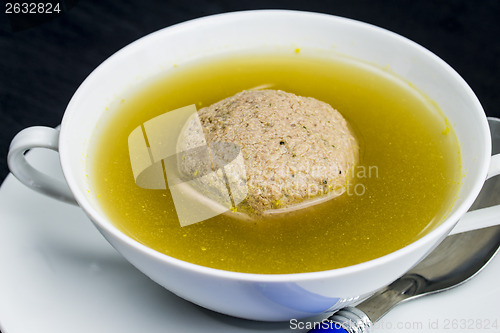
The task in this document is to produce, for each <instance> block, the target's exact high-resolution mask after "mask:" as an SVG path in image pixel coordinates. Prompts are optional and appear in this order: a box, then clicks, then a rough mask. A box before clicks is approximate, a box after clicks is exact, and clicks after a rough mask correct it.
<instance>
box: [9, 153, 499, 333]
mask: <svg viewBox="0 0 500 333" xmlns="http://www.w3.org/2000/svg"><path fill="white" fill-rule="evenodd" d="M28 158H29V159H30V160H31V162H32V163H33V164H34V165H36V166H38V167H39V168H42V169H43V170H46V171H47V172H50V173H52V174H58V175H59V176H60V170H59V166H58V162H57V154H55V153H52V152H49V151H47V150H44V151H40V150H34V151H31V152H30V153H29V154H28ZM0 267H1V271H0V329H1V331H2V333H68V332H71V333H79V332H82V333H89V332H91V333H111V332H113V333H114V332H119V333H137V332H145V333H156V332H158V333H159V332H161V333H165V332H183V333H189V332H196V333H199V332H217V333H221V332H228V333H238V332H247V333H248V332H273V333H279V332H305V331H307V330H301V329H294V330H292V329H290V323H288V322H285V323H262V322H252V321H246V320H240V319H236V318H232V317H228V316H224V315H220V314H217V313H214V312H211V311H208V310H205V309H202V308H200V307H198V306H196V305H193V304H191V303H189V302H187V301H184V300H182V299H180V298H179V297H177V296H175V295H174V294H172V293H170V292H168V291H167V290H165V289H163V288H162V287H160V286H159V285H157V284H155V283H154V282H153V281H151V280H149V278H147V277H146V276H144V275H143V274H142V273H140V272H139V271H137V270H136V269H135V268H134V267H133V266H132V265H130V264H129V263H128V262H127V261H125V259H123V258H122V257H121V256H120V255H119V254H118V253H117V252H116V251H115V250H114V249H113V248H112V247H111V246H110V245H109V244H108V243H107V242H106V241H105V240H104V238H103V237H102V236H101V235H100V234H99V233H98V231H97V230H96V229H95V228H94V226H93V225H92V223H91V222H90V220H88V218H87V217H86V216H85V214H84V213H83V212H82V211H81V210H80V209H79V208H77V207H73V206H70V205H67V204H64V203H61V202H58V201H56V200H53V199H50V198H47V197H45V196H43V195H41V194H38V193H35V192H33V191H31V190H29V189H28V188H26V187H25V186H23V185H22V184H20V183H19V182H18V181H17V179H15V178H14V177H13V176H12V175H9V176H8V177H7V178H6V180H5V181H4V183H3V185H2V186H1V188H0ZM499 276H500V258H499V257H496V258H495V259H494V260H493V261H492V262H491V263H490V264H489V265H488V266H487V267H486V268H485V269H484V270H483V271H482V272H481V273H479V275H478V276H477V277H475V278H474V279H473V280H471V281H470V282H467V283H466V284H465V285H463V286H460V287H458V288H456V289H453V290H451V291H448V292H444V293H441V294H436V295H433V296H427V297H423V298H420V299H417V300H413V301H410V302H407V303H405V304H401V305H399V306H398V307H396V308H395V309H394V310H393V311H391V312H390V313H389V314H388V315H386V316H385V317H384V318H382V320H381V322H379V323H376V324H375V329H374V330H373V332H375V333H381V332H404V333H406V332H419V333H422V332H443V331H447V332H483V331H484V332H500V310H499V309H500V284H499V283H498V277H499ZM317 320H318V319H317ZM488 323H489V324H488ZM488 325H489V326H488ZM487 326H488V327H487Z"/></svg>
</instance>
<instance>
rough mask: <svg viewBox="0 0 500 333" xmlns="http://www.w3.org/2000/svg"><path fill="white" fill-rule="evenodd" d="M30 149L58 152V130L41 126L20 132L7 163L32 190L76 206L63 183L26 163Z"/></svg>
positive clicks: (13, 142) (10, 150)
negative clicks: (45, 149)
mask: <svg viewBox="0 0 500 333" xmlns="http://www.w3.org/2000/svg"><path fill="white" fill-rule="evenodd" d="M32 148H48V149H51V150H54V151H58V149H59V130H57V129H54V128H50V127H43V126H34V127H29V128H26V129H24V130H22V131H21V132H19V133H18V134H17V135H16V136H15V137H14V139H13V140H12V142H11V144H10V148H9V154H8V155H7V163H8V165H9V169H10V171H11V172H12V174H13V175H14V176H15V177H16V178H17V179H19V180H20V181H21V183H23V184H24V185H26V186H28V187H29V188H31V189H32V190H35V191H37V192H40V193H43V194H46V195H48V196H51V197H53V198H56V199H59V200H61V201H64V202H67V203H71V204H75V205H77V202H76V200H75V198H74V197H73V194H72V193H71V191H70V190H69V188H68V185H67V184H66V183H65V182H63V181H61V180H58V179H55V178H53V177H50V176H48V175H46V174H45V173H43V172H40V171H38V170H37V169H35V168H34V167H33V166H31V165H30V164H29V163H28V161H27V160H26V156H25V154H26V152H27V151H28V150H30V149H32Z"/></svg>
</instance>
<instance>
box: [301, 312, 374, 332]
mask: <svg viewBox="0 0 500 333" xmlns="http://www.w3.org/2000/svg"><path fill="white" fill-rule="evenodd" d="M371 327H372V321H371V320H370V318H368V316H367V315H366V314H365V313H364V312H363V311H361V310H360V309H357V308H355V307H346V308H343V309H342V310H340V311H337V312H335V313H334V314H333V315H332V316H330V317H328V320H326V321H323V322H321V325H319V326H318V327H317V328H314V329H312V330H310V331H309V333H321V332H344V333H368V332H370V331H371Z"/></svg>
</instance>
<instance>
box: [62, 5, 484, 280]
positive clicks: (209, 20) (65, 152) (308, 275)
mask: <svg viewBox="0 0 500 333" xmlns="http://www.w3.org/2000/svg"><path fill="white" fill-rule="evenodd" d="M276 16H282V17H287V18H288V19H293V18H294V17H301V18H308V19H311V20H312V19H323V20H335V21H338V22H342V23H343V24H351V25H357V26H359V27H362V28H364V29H369V30H373V31H376V32H378V33H380V34H385V36H387V38H393V39H397V40H398V42H400V43H404V44H406V46H408V47H412V48H414V49H415V50H416V52H421V53H422V54H424V55H425V56H426V57H428V58H431V59H432V60H433V61H434V62H436V63H438V64H439V65H440V67H441V68H443V69H444V70H445V71H446V75H450V76H451V77H452V78H453V79H454V80H455V81H456V82H457V83H459V84H460V86H461V87H462V88H463V89H464V91H465V92H466V94H467V98H468V99H469V100H470V101H471V102H472V103H473V104H474V105H475V108H474V109H473V111H474V112H476V113H478V115H479V119H480V121H481V124H480V125H481V126H482V127H483V131H482V132H483V134H484V137H483V138H482V139H483V140H484V142H485V143H486V144H487V145H488V147H486V148H487V149H485V154H484V155H483V156H482V157H483V161H484V163H483V165H481V166H480V168H479V169H480V172H479V174H477V175H476V180H475V182H474V185H473V186H471V187H470V188H469V189H468V193H467V194H466V195H465V196H464V200H463V202H462V204H461V205H460V206H458V208H457V209H456V210H455V211H454V212H453V213H451V214H449V215H448V216H447V217H446V218H445V219H444V220H443V222H442V223H441V224H440V225H439V226H437V227H436V228H434V230H432V231H430V232H429V233H427V234H426V235H424V236H422V237H421V238H419V239H417V240H416V241H414V242H412V243H410V244H409V245H407V246H405V247H403V248H400V249H398V250H396V251H394V252H391V253H388V254H386V255H384V256H382V257H378V258H375V259H372V260H369V261H365V262H362V263H359V264H355V265H352V266H347V267H341V268H336V269H330V270H325V271H316V272H304V273H286V274H261V273H244V272H235V271H227V270H222V269H217V268H211V267H206V266H201V265H198V264H194V263H190V262H187V261H183V260H180V259H177V258H174V257H171V256H168V255H166V254H163V253H160V252H157V251H156V250H153V249H151V248H149V247H147V246H145V245H143V244H141V243H139V242H138V241H136V240H134V239H132V238H131V237H129V236H127V235H125V234H124V233H122V232H121V231H119V230H118V228H116V227H115V226H113V224H112V223H111V222H110V221H109V220H108V219H107V218H106V217H105V216H103V215H101V214H100V213H99V212H98V211H97V210H96V209H94V207H93V206H92V205H91V204H90V202H89V200H88V199H87V197H86V196H85V195H84V193H83V192H84V191H83V190H82V189H80V187H79V185H78V184H77V180H76V179H73V178H72V177H71V166H70V162H69V156H70V154H69V151H70V149H71V148H70V141H71V140H66V139H65V138H66V137H68V136H70V135H71V129H70V128H68V127H67V126H65V124H67V123H68V122H70V120H71V118H72V117H73V114H74V111H73V110H76V109H77V108H76V105H77V103H78V100H79V99H80V98H81V95H83V94H84V91H85V90H88V86H89V85H90V84H91V83H92V82H93V80H94V77H95V76H96V73H97V72H99V71H100V70H101V69H102V68H104V67H106V66H109V65H110V64H111V63H112V62H113V61H114V60H115V59H116V58H118V57H122V56H126V54H127V53H128V52H129V51H131V50H133V49H135V48H137V47H140V45H141V43H143V42H144V41H145V40H149V39H154V38H159V37H161V36H162V35H163V34H173V33H177V32H182V30H184V29H196V28H199V27H201V26H204V25H207V24H214V23H217V24H221V23H224V22H226V23H228V22H231V21H234V20H237V19H243V18H246V19H249V18H252V17H253V19H257V18H273V17H276ZM471 112H472V111H471ZM490 150H491V137H490V135H489V127H488V123H487V119H486V116H485V114H484V111H483V108H482V106H481V104H480V102H479V100H478V99H477V97H476V96H475V94H474V92H473V91H472V89H471V88H470V87H469V85H468V84H467V83H466V82H465V80H464V79H463V78H462V77H461V76H460V75H459V74H458V73H457V72H456V71H455V70H454V69H453V68H452V67H451V66H449V65H448V64H447V63H446V62H445V61H444V60H442V59H441V58H439V57H438V56H436V55H435V54H434V53H432V52H431V51H429V50H427V49H426V48H424V47H423V46H421V45H419V44H417V43H415V42H413V41H411V40H410V39H408V38H406V37H403V36H401V35H399V34H397V33H394V32H392V31H389V30H387V29H384V28H381V27H378V26H375V25H372V24H370V23H365V22H362V21H358V20H353V19H350V18H345V17H340V16H335V15H331V14H324V13H316V12H310V11H297V10H281V9H264V10H246V11H235V12H229V13H222V14H216V15H210V16H205V17H200V18H196V19H193V20H189V21H185V22H182V23H178V24H175V25H172V26H168V27H165V28H163V29H160V30H158V31H155V32H152V33H150V34H148V35H145V36H143V37H141V38H139V39H138V40H136V41H134V42H132V43H130V44H128V45H126V46H125V47H123V48H122V49H120V50H118V51H117V52H115V53H114V54H113V55H111V56H110V57H108V58H107V59H106V60H105V61H104V62H103V63H101V64H100V65H99V66H98V67H97V68H95V69H94V70H93V72H92V73H90V75H88V76H87V78H86V79H85V80H84V81H83V83H82V84H81V85H80V86H79V88H78V89H77V91H76V92H75V93H74V95H73V97H72V98H71V100H70V102H69V104H68V106H67V108H66V111H65V113H64V116H63V120H62V123H61V133H60V138H59V152H60V160H61V165H62V170H63V174H64V176H65V178H66V181H67V183H68V185H69V187H70V189H71V191H72V193H73V194H74V196H75V198H76V200H77V202H78V204H79V205H80V207H81V208H82V209H83V210H84V211H85V212H86V213H87V215H88V216H89V217H90V219H91V220H92V222H93V223H94V224H95V225H96V226H97V227H98V229H99V230H100V231H101V229H103V231H106V233H109V234H110V235H111V236H113V237H114V238H115V239H116V240H118V241H120V242H121V243H122V244H125V245H126V246H128V247H130V248H134V249H135V250H136V251H139V252H141V254H142V255H146V256H148V257H150V258H153V259H154V260H157V261H161V262H164V263H166V264H169V265H173V266H177V267H179V268H182V269H184V270H188V271H191V272H194V273H197V274H202V275H207V276H212V277H218V278H223V279H228V280H238V281H249V282H250V281H251V282H282V281H286V282H298V281H306V280H307V281H312V280H317V279H325V278H332V277H340V276H347V275H351V274H355V273H356V272H359V271H364V270H369V269H371V268H373V267H375V266H380V265H384V264H387V263H389V262H391V261H394V260H395V259H397V258H398V257H401V256H403V255H404V254H407V253H410V252H413V251H414V250H416V249H417V248H420V247H422V246H425V245H429V244H431V243H434V245H435V246H437V245H438V240H439V239H442V238H444V236H445V235H446V234H447V233H448V232H449V231H450V230H451V229H452V228H453V227H454V226H455V224H456V223H457V222H458V220H459V218H460V217H461V216H463V215H464V214H465V213H466V211H467V210H468V209H469V208H470V206H471V205H472V203H473V202H474V200H475V198H476V197H477V196H478V194H479V192H480V190H481V188H482V186H483V183H484V181H485V180H486V175H487V172H488V168H489V164H490V158H491V155H490V154H488V151H490ZM480 180H482V181H480ZM101 232H102V231H101Z"/></svg>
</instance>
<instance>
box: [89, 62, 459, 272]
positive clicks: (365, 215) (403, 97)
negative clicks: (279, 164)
mask: <svg viewBox="0 0 500 333" xmlns="http://www.w3.org/2000/svg"><path fill="white" fill-rule="evenodd" d="M261 85H268V87H270V88H271V89H281V90H284V91H287V92H292V93H295V94H297V95H302V96H310V97H314V98H317V99H319V100H322V101H325V102H327V103H329V104H330V105H332V106H333V107H334V108H335V109H337V110H339V111H340V112H341V113H342V114H343V115H344V117H345V118H346V119H347V120H348V121H349V122H350V124H351V125H352V126H353V128H354V129H355V131H356V133H357V135H358V137H359V139H360V145H361V160H360V166H359V167H358V168H357V169H356V174H357V178H356V182H355V183H354V184H353V186H352V187H351V190H350V191H351V193H350V194H349V193H347V194H344V195H342V196H341V197H339V198H336V199H334V200H330V201H329V202H326V203H324V204H321V205H318V206H315V207H313V208H308V209H305V210H302V211H298V212H296V213H294V214H292V215H287V216H285V217H282V218H272V219H263V220H260V221H257V222H242V221H241V220H237V219H234V218H230V217H228V216H224V215H220V216H217V217H215V218H212V219H210V220H206V221H203V222H200V223H197V224H193V225H190V226H186V227H180V225H179V222H178V220H177V216H176V213H175V210H174V205H173V202H172V199H171V196H170V193H169V191H168V190H146V189H142V188H139V187H138V186H137V185H136V184H135V182H134V177H133V175H132V169H131V166H130V160H129V152H128V145H127V139H128V135H129V134H130V132H131V131H132V130H133V129H134V128H136V127H137V126H140V125H141V124H142V123H143V122H145V121H147V120H149V119H151V118H153V117H155V116H157V115H160V114H163V113H164V112H167V111H169V110H174V109H176V108H179V107H182V106H186V105H190V104H196V106H197V107H198V109H199V108H201V107H203V106H208V105H210V104H212V103H214V102H216V101H219V100H221V99H223V98H226V97H228V96H231V95H233V94H235V93H237V92H239V91H241V90H244V89H250V88H252V87H257V86H261ZM89 156H91V158H90V159H89V161H88V164H89V166H88V169H89V171H88V176H89V183H90V195H91V196H94V197H95V198H96V200H98V202H99V204H100V206H101V208H102V210H103V211H104V212H105V213H106V214H107V216H108V217H109V219H110V220H111V221H113V222H114V223H115V225H116V226H117V227H118V228H119V229H120V230H122V231H123V232H124V233H125V234H127V235H128V236H130V237H132V238H133V239H135V240H137V241H138V242H140V243H143V244H144V245H146V246H148V247H150V248H152V249H155V250H156V251H159V252H162V253H165V254H167V255H169V256H172V257H175V258H178V259H181V260H184V261H188V262H191V263H195V264H199V265H202V266H207V267H213V268H218V269H223V270H229V271H237V272H249V273H266V274H278V273H298V272H313V271H322V270H328V269H334V268H339V267H345V266H350V265H354V264H358V263H361V262H364V261H368V260H371V259H374V258H377V257H381V256H383V255H386V254H388V253H390V252H393V251H395V250H398V249H400V248H402V247H404V246H406V245H408V244H410V243H411V242H413V241H415V240H416V239H418V238H419V237H421V236H423V235H424V234H425V233H426V232H427V231H428V230H431V229H432V228H433V227H435V226H436V225H437V224H439V222H440V221H442V219H443V218H444V217H445V216H446V214H447V213H448V211H449V210H450V208H451V206H452V204H453V201H454V200H455V198H456V195H457V190H458V184H459V182H460V180H461V157H460V149H459V144H458V141H457V138H456V136H455V134H454V131H453V129H452V128H451V127H450V126H449V124H448V123H447V121H446V119H445V118H444V116H443V115H442V113H441V112H440V110H439V108H438V107H437V105H436V104H435V103H433V102H432V101H431V100H429V99H428V98H427V97H426V96H424V95H423V94H422V93H421V92H419V91H418V90H417V89H416V88H415V87H413V86H412V85H411V84H410V83H408V82H406V81H404V80H402V79H399V78H398V77H396V76H395V75H393V74H391V73H390V72H389V71H388V70H385V69H382V68H379V67H377V66H372V65H370V64H366V63H362V62H358V61H355V60H352V59H348V58H343V57H333V58H326V57H325V58H321V57H317V56H311V55H305V54H304V53H303V52H301V53H298V54H297V53H295V52H290V54H260V55H257V54H253V55H250V54H246V55H232V56H230V57H229V56H227V57H224V58H222V57H219V58H213V59H209V60H204V61H200V62H194V63H192V64H186V65H182V66H175V67H174V68H172V69H170V70H169V71H167V73H166V74H165V75H163V76H161V77H160V78H158V79H156V80H154V82H152V83H149V84H146V85H144V86H143V87H140V89H136V91H134V92H133V93H131V94H129V95H127V96H126V97H125V98H124V99H121V100H120V101H118V102H116V103H115V105H113V106H110V108H109V110H108V111H106V112H105V116H104V117H103V119H102V121H101V122H100V124H99V127H98V128H97V129H96V133H94V134H93V138H92V142H91V150H90V154H89ZM354 185H356V186H354ZM361 192H362V194H361ZM360 194H361V195H360Z"/></svg>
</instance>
